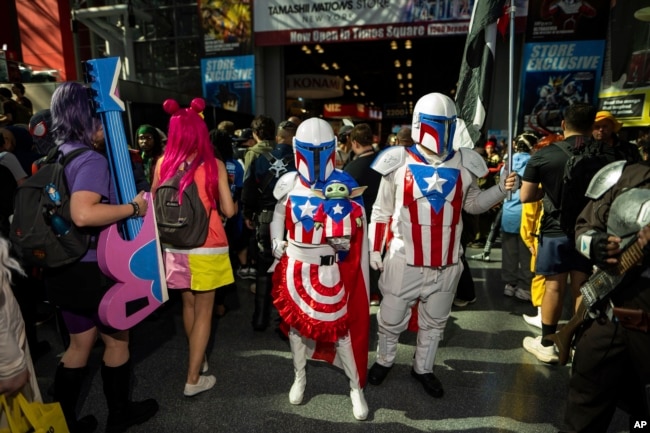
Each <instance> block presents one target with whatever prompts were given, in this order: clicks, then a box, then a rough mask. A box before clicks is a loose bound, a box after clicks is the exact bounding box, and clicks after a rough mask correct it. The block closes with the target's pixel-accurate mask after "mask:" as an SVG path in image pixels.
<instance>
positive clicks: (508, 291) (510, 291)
mask: <svg viewBox="0 0 650 433" xmlns="http://www.w3.org/2000/svg"><path fill="white" fill-rule="evenodd" d="M516 291H517V287H516V286H513V285H512V284H506V287H505V288H504V289H503V296H514V294H515V292H516Z"/></svg>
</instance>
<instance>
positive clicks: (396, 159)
mask: <svg viewBox="0 0 650 433" xmlns="http://www.w3.org/2000/svg"><path fill="white" fill-rule="evenodd" d="M404 162H406V149H405V148H404V147H403V146H390V147H389V148H388V149H384V150H382V151H381V153H380V154H379V155H377V157H376V158H375V160H374V161H373V162H372V164H371V165H370V168H372V169H374V170H375V171H376V172H378V173H379V174H381V175H382V176H385V175H387V174H388V173H391V172H393V171H395V170H396V169H398V168H399V167H401V166H402V165H404Z"/></svg>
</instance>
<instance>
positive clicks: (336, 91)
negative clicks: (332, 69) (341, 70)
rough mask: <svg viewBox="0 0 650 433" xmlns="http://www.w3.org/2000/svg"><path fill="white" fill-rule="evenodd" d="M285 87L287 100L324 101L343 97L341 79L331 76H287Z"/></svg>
mask: <svg viewBox="0 0 650 433" xmlns="http://www.w3.org/2000/svg"><path fill="white" fill-rule="evenodd" d="M285 85H286V91H287V97H289V98H305V99H325V98H338V97H339V96H343V78H341V77H336V76H333V75H318V74H299V75H287V77H286V83H285Z"/></svg>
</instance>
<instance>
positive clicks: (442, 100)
mask: <svg viewBox="0 0 650 433" xmlns="http://www.w3.org/2000/svg"><path fill="white" fill-rule="evenodd" d="M455 131H456V104H455V103H454V101H453V100H452V99H451V98H449V97H448V96H445V95H443V94H442V93H429V94H428V95H424V96H423V97H421V98H420V99H419V100H418V102H417V103H416V104H415V108H414V109H413V124H412V126H411V137H412V138H413V141H415V142H416V143H418V144H420V145H422V146H424V147H426V148H427V149H429V150H431V151H432V152H434V153H436V154H438V155H445V154H447V153H449V152H451V151H452V150H453V143H454V133H455Z"/></svg>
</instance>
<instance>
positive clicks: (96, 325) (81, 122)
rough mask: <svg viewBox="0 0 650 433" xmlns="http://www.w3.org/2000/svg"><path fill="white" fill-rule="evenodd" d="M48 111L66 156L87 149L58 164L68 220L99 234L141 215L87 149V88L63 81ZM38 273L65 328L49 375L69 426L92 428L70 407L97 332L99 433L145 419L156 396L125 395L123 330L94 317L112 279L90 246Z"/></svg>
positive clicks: (90, 128) (92, 136)
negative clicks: (102, 409)
mask: <svg viewBox="0 0 650 433" xmlns="http://www.w3.org/2000/svg"><path fill="white" fill-rule="evenodd" d="M51 111H52V130H53V134H54V137H55V143H56V145H57V146H59V149H60V150H61V152H62V153H63V154H64V155H65V154H67V153H69V152H71V151H73V150H75V149H80V148H87V149H88V150H89V151H88V152H84V153H82V154H80V155H79V156H78V157H76V158H75V159H74V160H72V161H71V162H70V163H69V164H68V165H66V168H65V175H66V179H67V182H68V188H69V190H70V213H71V216H72V222H73V223H74V224H75V225H76V226H78V227H84V228H87V229H88V230H89V231H91V233H95V234H98V233H99V231H100V229H101V228H102V227H105V226H107V225H109V224H112V223H115V222H117V221H120V220H123V219H125V218H131V217H136V216H142V215H145V214H146V212H147V202H146V201H145V200H144V198H143V193H140V194H138V195H137V196H136V197H135V198H134V199H133V202H134V203H135V204H113V203H116V199H115V193H114V191H113V188H112V186H111V185H112V183H111V179H110V174H109V168H108V161H107V160H106V158H105V157H104V156H103V155H102V154H100V153H98V152H96V151H95V150H94V148H93V141H95V140H96V139H97V138H98V137H100V136H101V134H102V133H103V130H102V127H101V123H100V122H99V120H98V119H97V118H96V117H95V116H94V113H93V111H92V109H91V106H90V100H89V98H88V92H87V90H86V88H85V87H84V86H83V85H81V84H78V83H74V82H67V83H63V84H62V85H61V86H59V87H57V89H56V90H55V91H54V94H53V95H52V104H51ZM138 210H139V211H138ZM44 278H45V284H46V287H47V290H48V296H49V297H50V299H51V300H52V302H53V303H54V304H56V305H57V306H58V307H59V308H60V309H61V313H62V316H63V320H64V322H65V326H66V328H67V330H68V332H69V333H70V345H69V346H68V348H67V349H66V351H65V353H64V354H63V357H62V358H61V362H60V363H59V366H58V368H57V370H56V375H55V378H54V398H55V400H57V401H59V402H60V403H61V407H62V408H63V412H64V414H65V418H66V422H67V424H68V426H69V428H70V431H71V432H73V433H75V432H92V431H94V430H95V428H96V427H97V419H96V418H95V417H94V416H92V415H87V416H85V417H83V418H81V419H77V415H76V407H77V402H78V399H79V394H80V391H81V387H82V382H83V379H84V377H85V376H86V372H87V370H88V367H87V363H88V357H89V355H90V351H91V349H92V348H93V346H94V345H95V341H96V340H97V337H98V335H99V336H101V338H102V340H103V341H104V356H103V360H102V361H103V362H102V366H101V376H102V380H103V390H104V396H105V397H106V403H107V405H108V420H107V422H106V432H110V433H114V432H123V431H125V430H126V429H127V428H129V427H130V426H132V425H134V424H139V423H142V422H144V421H146V420H148V419H149V418H151V417H152V416H153V415H154V414H155V413H156V412H157V411H158V403H157V402H156V401H155V400H153V399H148V400H144V401H141V402H133V401H130V399H129V394H130V384H131V365H130V352H129V331H128V330H127V331H119V330H116V329H113V328H110V327H108V326H106V325H104V324H103V323H102V322H101V321H100V320H99V316H98V307H99V303H100V301H101V299H102V297H103V295H104V293H105V292H106V290H108V289H109V288H110V287H111V286H112V285H113V281H110V280H109V279H108V278H107V277H106V276H105V275H103V274H102V272H101V271H100V269H99V265H98V264H97V250H96V249H94V248H92V247H91V249H89V250H88V252H87V253H86V255H85V256H84V257H83V258H82V259H81V260H80V261H78V262H75V263H72V264H70V265H66V266H63V267H59V268H54V269H45V270H44Z"/></svg>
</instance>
